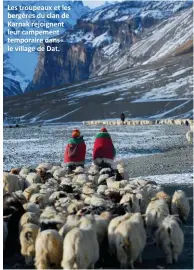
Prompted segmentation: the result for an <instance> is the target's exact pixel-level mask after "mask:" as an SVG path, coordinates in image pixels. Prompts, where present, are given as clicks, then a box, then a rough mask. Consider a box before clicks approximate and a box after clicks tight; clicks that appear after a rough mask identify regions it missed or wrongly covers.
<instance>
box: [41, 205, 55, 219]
mask: <svg viewBox="0 0 194 270" xmlns="http://www.w3.org/2000/svg"><path fill="white" fill-rule="evenodd" d="M56 214H57V211H56V210H55V208H54V207H53V206H47V207H46V208H45V209H44V211H43V212H42V214H41V215H40V218H41V220H42V219H52V218H54V217H55V216H56Z"/></svg>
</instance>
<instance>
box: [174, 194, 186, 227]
mask: <svg viewBox="0 0 194 270" xmlns="http://www.w3.org/2000/svg"><path fill="white" fill-rule="evenodd" d="M189 212H190V205H189V199H188V198H187V197H186V194H185V192H184V191H182V190H177V191H175V192H174V194H173V196H172V202H171V213H172V214H178V215H179V217H180V219H181V220H182V222H186V220H187V218H188V216H189Z"/></svg>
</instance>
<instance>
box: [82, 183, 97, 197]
mask: <svg viewBox="0 0 194 270" xmlns="http://www.w3.org/2000/svg"><path fill="white" fill-rule="evenodd" d="M82 193H83V194H85V195H91V194H94V193H95V189H94V186H93V184H92V183H90V182H89V183H86V184H85V185H84V186H83V188H82Z"/></svg>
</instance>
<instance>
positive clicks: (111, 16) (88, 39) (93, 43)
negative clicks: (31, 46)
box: [26, 1, 193, 91]
mask: <svg viewBox="0 0 194 270" xmlns="http://www.w3.org/2000/svg"><path fill="white" fill-rule="evenodd" d="M191 6H192V2H191V1H178V2H177V1H157V2H156V1H124V2H121V3H117V4H113V5H109V6H106V7H104V8H101V9H98V10H94V11H91V12H89V13H87V14H86V15H84V16H82V17H81V18H80V19H79V20H78V21H77V24H76V25H75V26H74V27H73V29H71V30H69V31H66V32H65V33H64V34H62V35H61V36H60V39H61V40H63V42H61V43H60V44H54V45H56V46H58V47H59V50H60V51H59V52H56V51H54V52H51V51H47V52H44V53H41V54H40V55H39V61H38V64H37V66H36V69H35V73H34V76H33V79H32V82H31V83H30V84H29V86H28V87H27V90H26V91H32V90H40V89H48V88H52V87H60V86H61V85H63V84H65V83H67V84H68V83H75V82H78V81H82V80H86V79H88V78H91V77H93V76H99V75H103V74H108V73H110V72H113V71H118V70H121V69H123V68H129V67H133V66H138V65H141V64H147V63H152V62H155V61H158V60H159V59H161V58H163V57H168V56H169V55H172V54H173V53H174V51H175V50H176V49H177V48H178V47H179V46H181V45H184V44H185V43H186V42H188V41H191V39H192V35H193V33H192V19H193V18H192V8H191ZM45 46H46V45H45Z"/></svg>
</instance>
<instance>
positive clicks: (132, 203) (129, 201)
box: [120, 193, 140, 213]
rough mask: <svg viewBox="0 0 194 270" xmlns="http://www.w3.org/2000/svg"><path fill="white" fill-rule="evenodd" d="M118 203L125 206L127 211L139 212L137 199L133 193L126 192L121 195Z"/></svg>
mask: <svg viewBox="0 0 194 270" xmlns="http://www.w3.org/2000/svg"><path fill="white" fill-rule="evenodd" d="M120 204H122V205H124V206H125V209H126V210H127V212H129V213H130V212H131V213H136V212H140V205H139V200H138V198H137V197H136V195H135V194H130V193H127V194H125V195H123V197H122V199H121V201H120Z"/></svg>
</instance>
